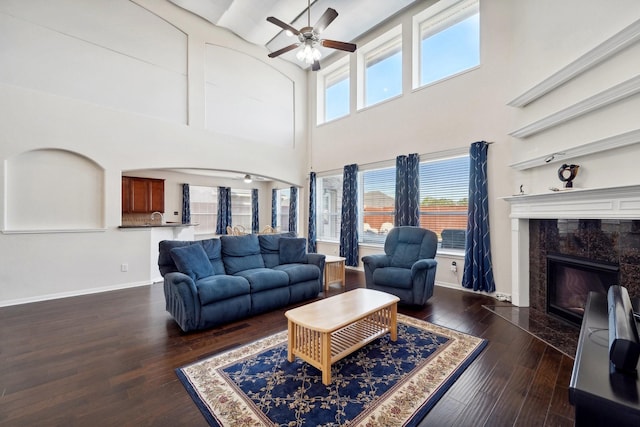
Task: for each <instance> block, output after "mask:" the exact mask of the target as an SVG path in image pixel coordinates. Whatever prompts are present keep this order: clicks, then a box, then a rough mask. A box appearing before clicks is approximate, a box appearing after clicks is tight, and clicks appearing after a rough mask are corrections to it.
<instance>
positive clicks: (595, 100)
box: [509, 74, 640, 138]
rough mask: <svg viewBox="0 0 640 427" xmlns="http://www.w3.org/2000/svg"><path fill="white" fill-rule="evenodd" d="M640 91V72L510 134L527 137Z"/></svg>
mask: <svg viewBox="0 0 640 427" xmlns="http://www.w3.org/2000/svg"><path fill="white" fill-rule="evenodd" d="M639 92H640V74H639V75H637V76H635V77H632V78H630V79H629V80H626V81H624V82H622V83H619V84H617V85H615V86H612V87H610V88H609V89H606V90H603V91H602V92H600V93H597V94H595V95H593V96H590V97H589V98H586V99H583V100H582V101H580V102H577V103H575V104H573V105H571V106H569V107H567V108H564V109H562V110H560V111H557V112H555V113H553V114H551V115H549V116H547V117H544V118H542V119H540V120H537V121H535V122H533V123H531V124H528V125H527V126H524V127H522V128H520V129H518V130H515V131H513V132H511V133H509V135H511V136H514V137H516V138H526V137H529V136H531V135H534V134H536V133H539V132H542V131H543V130H546V129H549V128H551V127H554V126H558V125H559V124H561V123H564V122H567V121H569V120H571V119H575V118H576V117H580V116H582V115H584V114H587V113H590V112H592V111H595V110H598V109H600V108H603V107H606V106H607V105H610V104H613V103H615V102H618V101H621V100H623V99H625V98H627V97H629V96H631V95H635V94H637V93H639Z"/></svg>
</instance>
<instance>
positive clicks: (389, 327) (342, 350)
mask: <svg viewBox="0 0 640 427" xmlns="http://www.w3.org/2000/svg"><path fill="white" fill-rule="evenodd" d="M396 310H397V309H396V305H395V304H394V305H393V306H391V307H384V308H382V309H380V310H378V311H376V312H375V313H372V314H370V315H368V316H366V317H364V318H362V319H358V320H355V321H354V322H353V323H350V324H348V325H346V326H344V327H342V328H340V329H338V330H336V331H328V332H320V331H317V330H313V329H309V328H306V327H304V326H301V325H298V324H296V323H294V322H292V321H291V320H289V352H288V359H289V361H290V362H293V360H294V358H295V356H298V357H300V358H301V359H302V360H304V361H306V362H307V363H309V364H310V365H312V366H314V367H316V368H318V369H319V370H320V371H322V383H323V384H325V385H329V384H330V383H331V365H332V364H333V363H335V362H337V361H338V360H340V359H342V358H344V357H345V356H348V355H349V354H351V353H353V352H354V351H356V350H358V349H360V348H362V347H364V346H365V345H367V344H369V343H370V342H371V341H373V340H375V339H377V338H380V337H381V336H383V335H385V334H386V333H390V334H391V340H392V341H396V339H397V324H396V315H397V311H396Z"/></svg>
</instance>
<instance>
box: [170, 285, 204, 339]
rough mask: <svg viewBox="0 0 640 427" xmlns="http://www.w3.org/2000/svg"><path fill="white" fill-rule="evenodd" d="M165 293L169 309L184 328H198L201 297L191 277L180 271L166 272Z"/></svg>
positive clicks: (186, 329)
mask: <svg viewBox="0 0 640 427" xmlns="http://www.w3.org/2000/svg"><path fill="white" fill-rule="evenodd" d="M164 293H165V299H166V303H167V311H169V312H170V313H171V314H172V315H173V317H174V318H175V319H176V321H177V322H178V324H179V325H180V327H181V328H182V330H183V331H185V332H187V331H189V330H192V329H197V328H198V325H199V323H200V297H199V296H198V289H197V288H196V284H195V283H194V282H193V280H192V279H191V277H189V276H187V275H186V274H184V273H180V272H172V273H167V274H165V276H164ZM176 304H177V306H176Z"/></svg>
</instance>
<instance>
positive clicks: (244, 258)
mask: <svg viewBox="0 0 640 427" xmlns="http://www.w3.org/2000/svg"><path fill="white" fill-rule="evenodd" d="M220 242H221V243H222V261H223V262H224V268H225V270H226V272H227V274H236V273H237V272H239V271H244V270H251V269H254V268H264V261H263V260H262V255H260V243H259V242H258V236H256V235H255V234H247V235H246V236H220Z"/></svg>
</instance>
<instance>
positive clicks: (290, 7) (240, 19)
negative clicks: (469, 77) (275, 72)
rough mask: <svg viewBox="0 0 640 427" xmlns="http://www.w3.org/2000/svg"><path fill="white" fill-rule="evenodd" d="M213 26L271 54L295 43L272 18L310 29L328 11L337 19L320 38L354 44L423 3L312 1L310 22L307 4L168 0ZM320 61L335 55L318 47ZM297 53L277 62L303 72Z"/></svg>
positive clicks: (268, 0)
mask: <svg viewBox="0 0 640 427" xmlns="http://www.w3.org/2000/svg"><path fill="white" fill-rule="evenodd" d="M169 1H170V2H172V3H174V4H176V5H177V6H180V7H182V8H184V9H186V10H188V11H190V12H192V13H194V14H196V15H199V16H201V17H202V18H204V19H206V20H207V21H209V22H211V23H212V24H214V25H216V26H220V27H224V28H227V29H229V30H231V31H232V32H233V33H235V34H237V35H238V36H240V37H242V38H243V39H245V40H247V41H249V42H251V43H255V44H258V45H263V46H266V47H267V49H269V51H271V52H274V51H276V50H278V49H281V48H283V47H285V46H288V45H290V44H292V43H295V42H296V39H295V38H292V37H289V36H287V35H286V34H285V33H284V31H282V29H281V28H280V27H278V26H276V25H274V24H272V23H270V22H267V17H269V16H274V17H276V18H278V19H280V20H281V21H284V22H285V23H287V24H290V25H291V26H293V27H294V28H297V29H300V28H302V27H306V26H308V21H311V22H310V24H311V26H313V25H314V24H315V23H316V22H317V21H318V19H319V18H320V16H321V15H322V14H323V13H324V12H325V11H326V10H327V8H329V7H331V8H333V9H335V10H336V11H337V12H338V14H339V15H338V17H337V18H336V19H335V21H333V23H332V24H331V25H330V26H329V27H327V29H326V30H325V31H324V32H323V33H322V36H323V38H325V37H326V38H327V39H331V40H339V41H344V42H353V41H354V40H355V39H356V38H358V37H359V36H360V35H362V34H364V33H366V32H367V31H368V30H370V29H371V28H373V27H375V26H376V25H378V24H380V23H381V22H384V21H385V20H387V19H388V18H390V17H391V16H393V15H395V14H396V13H398V12H399V11H401V10H402V9H404V8H406V7H407V6H410V5H412V4H414V3H417V2H419V1H423V0H348V1H345V0H342V1H341V0H313V1H311V8H310V10H311V15H310V19H309V17H308V14H307V2H308V0H169ZM319 50H320V51H321V53H322V57H323V58H326V56H328V55H330V54H331V53H333V52H334V51H333V50H332V49H327V48H323V47H319ZM295 53H296V50H293V51H291V52H288V53H286V54H284V55H281V56H280V58H283V59H285V60H288V61H290V62H293V63H294V64H296V65H299V66H300V67H302V68H306V64H304V63H302V62H300V61H298V60H297V59H296V56H295Z"/></svg>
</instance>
